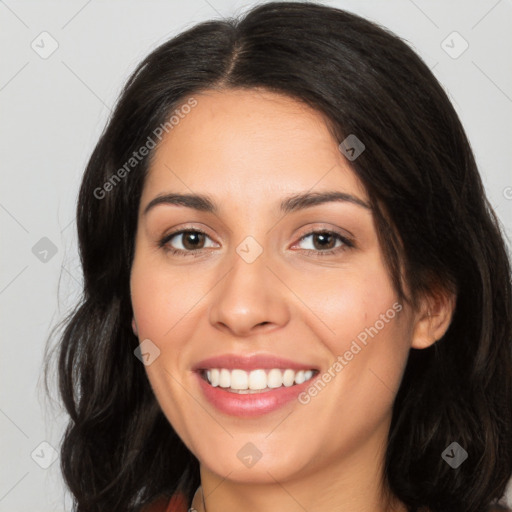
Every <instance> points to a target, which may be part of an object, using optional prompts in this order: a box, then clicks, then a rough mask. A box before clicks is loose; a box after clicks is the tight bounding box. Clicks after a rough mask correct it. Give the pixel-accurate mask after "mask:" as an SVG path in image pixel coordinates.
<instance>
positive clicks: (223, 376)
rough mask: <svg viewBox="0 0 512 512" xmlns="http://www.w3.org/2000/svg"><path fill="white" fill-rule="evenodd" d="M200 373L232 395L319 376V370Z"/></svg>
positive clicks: (215, 370)
mask: <svg viewBox="0 0 512 512" xmlns="http://www.w3.org/2000/svg"><path fill="white" fill-rule="evenodd" d="M199 373H200V375H201V378H202V379H203V380H205V381H206V382H208V384H210V386H212V387H219V388H222V389H224V390H225V391H228V392H230V393H238V394H253V393H267V392H269V391H273V390H275V389H278V388H282V387H292V386H296V385H298V384H303V383H304V382H306V381H308V380H311V379H312V378H313V377H314V376H315V375H317V374H318V370H315V369H311V370H298V371H296V370H292V369H291V368H289V369H285V370H282V369H280V368H271V369H263V368H261V369H256V370H251V371H250V372H248V371H245V370H241V369H233V370H229V369H227V368H211V369H203V370H200V372H199Z"/></svg>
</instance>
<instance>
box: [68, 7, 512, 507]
mask: <svg viewBox="0 0 512 512" xmlns="http://www.w3.org/2000/svg"><path fill="white" fill-rule="evenodd" d="M77 225H78V235H79V245H80V253H81V259H82V265H83V272H84V296H83V300H82V302H81V303H80V304H79V305H78V306H77V309H76V310H75V311H74V313H73V314H72V315H71V316H70V318H69V319H68V320H67V322H66V324H65V331H64V333H63V336H62V342H61V348H60V359H59V377H60V390H61V394H62V398H63V400H64V403H65V405H66V408H67V410H68V412H69V414H70V417H71V421H70V424H69V427H68V429H67V431H66V434H65V437H64V441H63V445H62V452H61V462H62V468H63V474H64V477H65V480H66V483H67V485H68V486H69V488H70V490H71V492H72V493H73V496H74V498H75V504H76V510H77V511H96V510H97V511H100V510H101V511H104V510H109V511H114V510H115V511H117V510H119V511H125V510H132V511H135V510H146V511H147V510H149V511H156V510H169V511H171V510H186V509H187V508H188V507H193V508H194V509H195V510H197V511H207V512H220V511H223V512H229V511H232V510H251V511H269V510H286V511H288V512H292V511H293V512H294V511H299V510H308V511H309V512H316V511H320V510H322V511H323V510H354V511H356V510H357V511H363V510H364V511H367V510H372V511H374V510H379V511H409V510H411V511H412V510H415V511H420V510H427V511H431V512H438V511H451V512H454V511H465V512H468V511H473V512H476V511H483V510H488V509H489V506H490V505H491V503H497V501H498V500H499V499H500V498H502V496H503V494H504V492H505V487H506V485H507V482H508V480H509V479H510V477H511V475H512V357H511V340H512V325H511V318H512V304H511V281H510V276H511V272H510V264H509V260H508V257H507V253H506V249H505V245H504V242H503V238H502V235H501V233H500V227H499V223H498V221H497V219H496V217H495V215H494V213H493V211H492V209H491V207H490V206H489V203H488V201H487V199H486V196H485V193H484V189H483V187H482V183H481V180H480V177H479V174H478V170H477V167H476V164H475V161H474V158H473V154H472V152H471V149H470V145H469V142H468V140H467V138H466V135H465V133H464V130H463V128H462V126H461V124H460V121H459V119H458V117H457V115H456V113H455V111H454V109H453V107H452V105H451V104H450V102H449V100H448V98H447V96H446V94H445V93H444V91H443V89H442V87H441V86H440V85H439V84H438V82H437V81H436V80H435V78H434V77H433V75H432V74H431V72H430V71H429V69H428V67H427V66H426V65H425V64H424V63H423V62H422V60H421V59H420V58H419V57H418V56H417V55H416V54H415V53H414V52H413V51H412V50H411V49H410V48H409V47H408V46H407V45H406V44H405V43H404V42H402V41H401V40H400V39H399V38H397V37H396V36H395V35H393V34H391V33H389V32H388V31H386V30H385V29H383V28H381V27H378V26H376V25H375V24H373V23H370V22H369V21H366V20H364V19H362V18H360V17H358V16H355V15H353V14H349V13H347V12H344V11H341V10H338V9H334V8H330V7H326V6H322V5H317V4H312V3H307V4H303V3H294V2H286V3H269V4H265V5H261V6H258V7H256V8H254V9H253V10H252V11H250V12H249V13H247V14H246V15H245V16H244V17H243V18H242V19H240V20H226V21H212V22H207V23H202V24H199V25H197V26H196V27H193V28H191V29H190V30H187V31H186V32H184V33H182V34H180V35H178V36H177V37H175V38H173V39H172V40H170V41H168V42H166V43H165V44H163V45H162V46H160V47H159V48H157V49H156V50H155V51H154V52H152V53H151V54H150V55H149V56H148V57H147V58H146V59H145V60H144V62H142V63H141V65H140V66H139V67H138V69H137V70H136V71H135V72H134V73H133V75H132V76H131V78H130V79H129V80H128V83H127V84H126V86H125V88H124V90H123V93H122V95H121V98H120V99H119V102H118V104H117V106H116V108H115V111H114V113H113V115H112V118H111V119H110V121H109V123H108V126H107V128H106V130H105V132H104V133H103V135H102V136H101V138H100V141H99V142H98V144H97V146H96V148H95V150H94V152H93V154H92V156H91V158H90V161H89V163H88V166H87V169H86V171H85V175H84V178H83V182H82V186H81V190H80V197H79V203H78V211H77ZM171 497H172V500H171Z"/></svg>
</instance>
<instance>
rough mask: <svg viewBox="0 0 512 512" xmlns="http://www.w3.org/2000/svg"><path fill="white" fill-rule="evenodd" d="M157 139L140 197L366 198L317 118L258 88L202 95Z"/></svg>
mask: <svg viewBox="0 0 512 512" xmlns="http://www.w3.org/2000/svg"><path fill="white" fill-rule="evenodd" d="M193 97H194V99H195V100H196V101H197V104H196V105H195V106H194V107H193V108H191V109H190V110H189V112H188V113H187V114H185V115H183V116H182V117H181V119H180V120H179V122H178V123H177V124H175V125H174V126H173V127H172V129H170V130H169V132H168V133H167V134H166V135H165V136H164V137H163V139H162V141H161V142H160V144H159V146H158V147H157V149H156V153H155V155H154V158H153V160H152V164H151V166H150V169H149V172H148V176H147V178H146V184H145V189H144V193H143V198H145V197H147V196H148V195H155V194H157V193H159V192H163V191H167V189H169V190H173V191H179V192H188V193H190V192H191V191H194V192H206V193H208V194H210V195H213V196H216V197H218V198H219V200H220V201H227V202H229V201H231V200H233V199H235V198H239V199H240V201H241V202H243V201H245V202H246V204H247V205H251V204H252V205H254V206H255V205H257V204H263V203H265V202H268V201H275V200H277V198H278V197H281V196H282V195H286V194H292V193H297V192H304V191H308V190H311V191H317V190H318V191H321V190H326V189H329V190H340V191H343V192H346V193H351V194H356V195H357V196H358V197H360V198H361V199H363V200H366V199H367V195H366V191H365V189H364V186H363V185H362V183H361V182H360V181H359V179H358V178H357V176H356V175H355V173H354V172H353V170H352V169H351V168H350V165H349V163H348V161H347V160H346V159H345V157H344V156H343V155H342V153H341V152H340V150H339V148H338V145H339V142H338V141H336V139H335V138H334V136H333V135H332V133H331V132H330V131H329V128H328V125H327V123H326V120H325V118H324V117H323V115H322V114H321V113H320V112H318V111H316V110H314V109H312V108H311V107H309V106H307V105H305V104H303V103H301V102H299V101H297V100H295V99H293V98H290V97H288V96H284V95H281V94H276V93H272V92H268V91H261V90H253V89H250V90H223V91H213V90H212V91H205V92H202V93H200V94H196V95H194V96H193Z"/></svg>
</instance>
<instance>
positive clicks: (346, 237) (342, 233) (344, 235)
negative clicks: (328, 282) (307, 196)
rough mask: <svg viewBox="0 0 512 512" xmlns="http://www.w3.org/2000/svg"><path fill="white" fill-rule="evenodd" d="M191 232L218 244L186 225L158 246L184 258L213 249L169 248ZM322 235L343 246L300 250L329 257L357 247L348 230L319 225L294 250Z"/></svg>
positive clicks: (200, 229)
mask: <svg viewBox="0 0 512 512" xmlns="http://www.w3.org/2000/svg"><path fill="white" fill-rule="evenodd" d="M189 232H194V233H201V234H203V235H205V236H206V237H208V238H209V239H210V240H212V241H213V242H214V243H217V242H215V241H214V240H213V238H212V237H211V236H210V235H209V234H208V233H207V232H206V230H204V229H202V228H198V227H196V226H193V225H185V226H180V227H179V228H177V229H175V230H173V231H171V232H170V233H167V234H165V235H164V236H163V237H162V238H161V239H160V241H159V243H158V245H159V247H160V248H162V249H164V250H166V251H168V252H171V253H174V254H176V255H183V256H187V255H190V256H198V255H202V254H204V252H205V251H206V250H207V249H211V247H209V248H201V249H196V250H190V251H187V250H183V249H175V248H174V247H168V243H169V242H170V241H171V240H172V239H173V238H174V237H175V236H178V235H183V234H186V233H189ZM322 233H330V234H332V235H334V236H336V237H337V238H338V239H339V240H340V241H341V242H342V246H340V247H335V248H334V249H325V250H315V249H300V250H301V251H305V252H308V253H314V254H315V256H322V255H325V256H327V255H333V254H337V253H340V252H342V251H344V250H346V249H349V248H354V247H355V241H354V238H355V237H354V236H353V235H352V234H351V233H350V234H348V232H346V230H342V229H340V228H335V227H331V226H326V225H325V224H319V223H317V224H316V225H315V224H314V225H313V226H309V227H308V230H307V231H306V232H305V233H303V234H301V235H300V236H299V238H298V239H297V241H296V242H295V243H294V244H293V245H292V248H293V247H295V246H296V245H297V244H299V243H300V242H302V241H303V240H304V239H305V238H307V237H308V236H312V235H318V234H322Z"/></svg>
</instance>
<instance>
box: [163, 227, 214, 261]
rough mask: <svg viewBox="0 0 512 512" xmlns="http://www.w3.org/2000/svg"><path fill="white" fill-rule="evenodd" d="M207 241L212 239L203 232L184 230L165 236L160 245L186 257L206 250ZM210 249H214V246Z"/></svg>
mask: <svg viewBox="0 0 512 512" xmlns="http://www.w3.org/2000/svg"><path fill="white" fill-rule="evenodd" d="M207 239H210V237H209V236H208V235H207V234H206V233H203V232H202V231H199V230H197V229H183V230H181V231H176V232H175V233H171V234H169V235H167V236H165V237H164V238H163V239H162V240H161V241H160V244H159V245H160V247H162V248H164V249H165V250H168V251H170V252H172V253H173V254H182V255H186V254H187V253H194V252H196V251H200V250H202V249H204V248H205V247H206V245H205V242H206V241H207ZM209 247H213V245H210V246H209Z"/></svg>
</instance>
